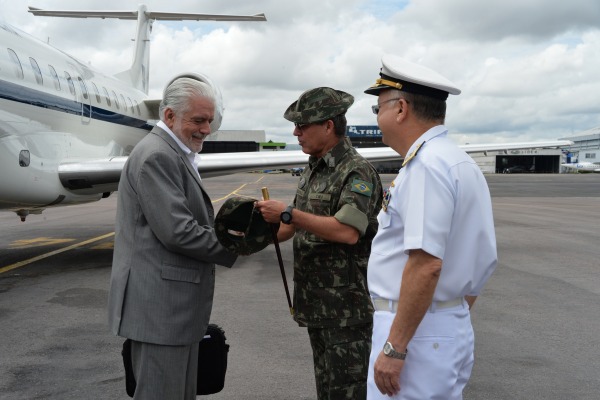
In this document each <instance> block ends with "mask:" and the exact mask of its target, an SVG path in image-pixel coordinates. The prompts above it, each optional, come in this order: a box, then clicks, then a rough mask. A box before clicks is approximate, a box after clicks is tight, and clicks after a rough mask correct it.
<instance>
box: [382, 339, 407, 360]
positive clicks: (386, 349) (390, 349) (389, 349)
mask: <svg viewBox="0 0 600 400" xmlns="http://www.w3.org/2000/svg"><path fill="white" fill-rule="evenodd" d="M406 353H408V349H407V350H405V351H404V353H399V352H397V351H396V350H395V349H394V346H392V344H391V343H390V342H385V344H384V345H383V354H385V355H386V356H388V357H392V358H397V359H398V360H404V359H405V358H406Z"/></svg>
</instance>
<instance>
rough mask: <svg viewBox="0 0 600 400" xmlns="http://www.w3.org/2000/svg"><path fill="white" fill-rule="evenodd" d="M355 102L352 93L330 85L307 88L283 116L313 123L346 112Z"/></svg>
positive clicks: (298, 121)
mask: <svg viewBox="0 0 600 400" xmlns="http://www.w3.org/2000/svg"><path fill="white" fill-rule="evenodd" d="M352 103H354V97H353V96H352V95H351V94H348V93H346V92H342V91H341V90H335V89H332V88H329V87H318V88H314V89H310V90H307V91H306V92H304V93H302V94H301V95H300V98H298V100H296V101H295V102H293V103H292V104H291V105H290V106H289V107H288V109H287V110H285V113H284V114H283V118H285V119H287V120H288V121H291V122H294V123H297V124H312V123H314V122H321V121H326V120H328V119H331V118H333V117H336V116H338V115H340V114H345V113H346V111H348V109H349V108H350V106H351V105H352Z"/></svg>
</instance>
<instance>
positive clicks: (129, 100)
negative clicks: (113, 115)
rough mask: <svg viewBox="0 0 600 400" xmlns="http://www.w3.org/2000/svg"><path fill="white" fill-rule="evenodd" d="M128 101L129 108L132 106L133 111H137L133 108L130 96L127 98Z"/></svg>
mask: <svg viewBox="0 0 600 400" xmlns="http://www.w3.org/2000/svg"><path fill="white" fill-rule="evenodd" d="M127 102H128V103H129V108H131V113H132V114H133V113H135V110H134V109H133V103H132V102H131V99H130V98H129V97H128V98H127Z"/></svg>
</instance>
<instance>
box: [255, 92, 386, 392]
mask: <svg viewBox="0 0 600 400" xmlns="http://www.w3.org/2000/svg"><path fill="white" fill-rule="evenodd" d="M353 102H354V98H353V97H352V96H351V95H350V94H348V93H345V92H342V91H339V90H334V89H331V88H327V87H319V88H315V89H311V90H308V91H306V92H304V93H303V94H302V95H301V96H300V98H299V99H298V100H297V101H295V102H294V103H292V104H291V105H290V106H289V107H288V109H287V110H286V112H285V114H284V118H285V119H287V120H289V121H292V122H293V123H294V124H295V129H294V136H296V137H297V138H298V143H299V144H300V146H301V147H302V151H304V152H305V153H307V154H309V155H310V158H309V163H308V166H307V167H306V168H305V169H304V172H303V173H302V175H301V177H300V182H299V183H298V189H297V192H296V196H295V198H294V200H293V202H292V203H291V204H290V205H289V206H288V205H287V204H285V203H283V202H281V201H276V200H268V201H259V202H258V203H257V207H258V209H260V211H261V213H262V214H263V217H264V218H265V220H266V221H267V222H270V223H280V221H281V223H280V228H279V232H278V238H279V240H280V241H283V240H287V239H290V238H291V237H292V236H293V237H294V319H295V320H296V321H297V322H298V324H299V325H300V326H305V327H307V328H308V334H309V337H310V342H311V346H312V349H313V358H314V368H315V379H316V385H317V394H318V398H319V399H321V400H324V399H332V400H333V399H353V400H356V399H366V379H367V369H368V364H369V352H370V348H371V339H370V337H371V331H372V326H373V325H372V320H373V307H372V304H371V300H370V297H369V292H368V289H367V282H366V273H367V270H366V267H367V262H368V258H369V253H370V249H371V240H372V239H373V237H374V235H375V233H376V232H377V214H378V213H379V209H380V208H381V202H382V189H381V182H380V180H379V175H378V174H377V172H376V171H375V169H374V168H373V166H372V165H371V164H370V163H369V162H368V161H367V160H365V159H364V158H363V157H362V156H360V155H359V154H358V153H357V152H356V150H355V149H354V148H353V147H352V145H351V143H350V140H349V139H348V138H346V137H345V133H346V117H345V113H346V111H347V110H348V108H349V107H350V106H351V105H352V103H353Z"/></svg>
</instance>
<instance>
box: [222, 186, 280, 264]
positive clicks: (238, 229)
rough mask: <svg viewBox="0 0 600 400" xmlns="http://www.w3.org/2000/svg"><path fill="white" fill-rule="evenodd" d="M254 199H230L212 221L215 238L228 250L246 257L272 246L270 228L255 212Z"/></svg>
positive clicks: (260, 215) (256, 211) (257, 212)
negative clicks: (213, 221)
mask: <svg viewBox="0 0 600 400" xmlns="http://www.w3.org/2000/svg"><path fill="white" fill-rule="evenodd" d="M256 201H257V200H256V199H252V198H249V197H230V198H228V199H227V200H225V203H223V205H222V206H221V209H220V210H219V212H218V213H217V216H216V218H215V233H216V234H217V239H219V242H220V243H221V244H222V245H223V247H225V248H226V249H227V250H229V251H231V252H233V253H236V254H239V255H243V256H247V255H250V254H254V253H256V252H258V251H261V250H262V249H264V248H265V247H267V246H268V245H269V244H271V243H273V234H272V230H271V227H270V226H269V224H268V223H267V222H266V221H265V220H264V218H263V216H262V214H261V213H260V212H259V211H258V210H255V208H254V202H256Z"/></svg>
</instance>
